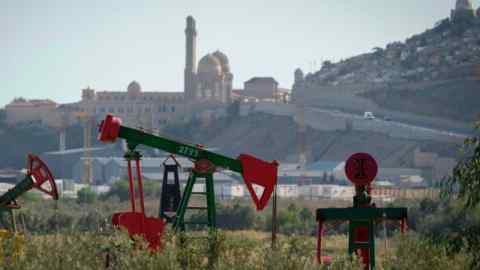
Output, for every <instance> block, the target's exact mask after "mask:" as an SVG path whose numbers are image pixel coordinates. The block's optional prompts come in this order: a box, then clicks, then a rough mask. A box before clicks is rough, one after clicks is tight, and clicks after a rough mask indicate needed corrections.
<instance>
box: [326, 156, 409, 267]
mask: <svg viewBox="0 0 480 270" xmlns="http://www.w3.org/2000/svg"><path fill="white" fill-rule="evenodd" d="M377 171H378V167H377V163H376V161H375V159H373V157H371V156H370V155H369V154H366V153H356V154H353V155H352V156H351V157H350V158H349V159H348V160H347V162H346V164H345V174H346V175H347V177H348V178H349V179H350V181H351V182H352V183H353V184H354V186H355V196H354V197H353V207H350V208H320V209H317V222H318V232H317V237H318V238H317V260H318V262H319V263H330V262H331V260H332V258H331V257H329V256H322V236H323V233H324V222H326V221H331V220H337V221H348V222H349V230H348V253H349V254H350V255H353V254H356V255H357V256H359V257H360V259H361V262H362V263H363V265H364V266H365V269H375V264H376V261H375V224H376V222H377V221H381V220H382V221H386V220H397V221H400V230H401V232H402V233H403V232H404V231H405V229H406V220H407V208H377V207H376V206H375V203H373V202H372V198H371V196H370V194H371V183H372V181H373V180H374V179H375V176H376V175H377Z"/></svg>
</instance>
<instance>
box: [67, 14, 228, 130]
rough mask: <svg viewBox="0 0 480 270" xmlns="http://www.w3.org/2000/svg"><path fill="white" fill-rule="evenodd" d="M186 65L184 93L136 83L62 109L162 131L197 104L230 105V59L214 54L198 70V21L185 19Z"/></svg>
mask: <svg viewBox="0 0 480 270" xmlns="http://www.w3.org/2000/svg"><path fill="white" fill-rule="evenodd" d="M185 36H186V50H185V55H186V63H185V78H184V91H183V92H158V91H144V90H143V89H142V87H141V85H140V83H139V82H137V81H132V82H131V83H130V84H129V85H128V86H127V89H126V90H127V91H96V90H94V89H91V88H90V87H88V88H86V89H83V90H82V99H81V101H80V102H75V103H72V104H64V105H62V106H61V107H60V108H61V110H64V111H66V112H69V113H74V114H79V113H80V114H82V113H83V114H88V115H90V116H94V117H95V118H97V119H102V118H103V117H104V115H105V114H106V113H112V114H115V115H117V116H119V117H121V118H122V119H123V121H124V124H125V125H129V126H141V127H144V128H146V129H161V128H162V127H163V126H165V125H166V124H168V123H169V122H172V121H176V120H178V119H179V118H182V117H183V116H185V113H189V112H191V110H192V108H193V107H194V106H195V105H199V104H200V105H201V104H208V105H212V106H218V105H220V106H221V105H222V104H228V103H230V102H231V94H232V82H233V74H232V73H231V71H230V65H229V63H228V57H227V56H226V55H225V54H224V53H222V52H220V51H218V50H217V51H215V52H213V53H209V54H207V55H205V56H204V57H202V58H201V59H200V61H199V62H198V68H197V57H196V56H197V29H196V25H195V19H194V18H193V17H192V16H188V17H187V19H186V29H185Z"/></svg>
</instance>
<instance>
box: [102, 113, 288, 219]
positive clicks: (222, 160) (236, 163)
mask: <svg viewBox="0 0 480 270" xmlns="http://www.w3.org/2000/svg"><path fill="white" fill-rule="evenodd" d="M99 131H100V134H99V140H100V141H102V142H115V141H116V139H117V138H122V139H125V140H126V141H127V143H128V145H129V147H130V148H131V149H134V148H135V147H136V146H138V145H140V144H142V145H145V146H150V147H153V148H157V149H161V150H163V151H166V152H169V153H172V154H176V155H180V156H184V157H187V158H190V159H193V160H195V168H194V169H197V170H200V171H201V170H204V171H205V170H206V171H208V170H214V169H215V167H219V168H224V169H227V170H231V171H235V172H237V173H240V174H242V177H243V180H244V182H245V184H246V186H247V189H248V191H249V192H250V195H251V196H252V198H253V200H254V202H255V205H256V207H257V210H262V209H263V208H265V207H266V206H267V204H268V201H269V199H270V196H271V195H272V193H273V190H274V188H275V184H276V182H277V168H278V163H277V162H276V161H272V162H267V161H264V160H261V159H257V158H255V157H253V156H251V155H247V154H241V155H240V156H239V157H238V158H237V159H233V158H230V157H226V156H223V155H220V154H217V153H214V152H211V151H207V150H205V149H203V148H201V147H198V146H195V145H191V144H186V143H181V142H177V141H174V140H172V139H168V138H165V137H161V136H155V135H152V134H148V133H145V132H143V131H141V130H138V129H133V128H129V127H125V126H122V125H121V119H120V118H118V117H114V116H113V115H111V114H107V116H106V117H105V120H103V121H102V123H101V124H100V130H99ZM212 165H213V168H209V166H210V167H212ZM253 184H255V185H258V186H262V187H263V188H264V191H263V193H262V195H261V196H260V198H259V197H258V196H257V194H256V193H255V190H254V187H253Z"/></svg>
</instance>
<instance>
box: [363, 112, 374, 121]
mask: <svg viewBox="0 0 480 270" xmlns="http://www.w3.org/2000/svg"><path fill="white" fill-rule="evenodd" d="M363 118H364V119H369V120H372V119H375V115H373V113H372V112H364V113H363Z"/></svg>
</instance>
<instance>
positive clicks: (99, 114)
mask: <svg viewBox="0 0 480 270" xmlns="http://www.w3.org/2000/svg"><path fill="white" fill-rule="evenodd" d="M72 106H73V107H74V108H73V110H72V111H74V112H81V113H87V114H88V115H90V116H95V118H97V119H98V120H100V119H102V118H103V117H104V116H105V115H106V114H107V113H112V114H114V115H116V116H119V117H120V118H122V121H123V124H125V125H127V126H131V127H142V128H145V129H160V128H161V127H162V126H164V125H165V124H167V123H168V122H170V121H172V120H173V119H174V118H175V117H181V115H182V112H183V109H184V96H183V93H181V92H153V91H152V92H145V91H143V90H142V87H141V86H140V84H139V83H138V82H136V81H133V82H131V83H130V84H129V85H128V87H127V89H126V91H95V90H94V89H90V88H87V89H83V90H82V100H81V101H80V102H78V103H77V104H73V105H72Z"/></svg>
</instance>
